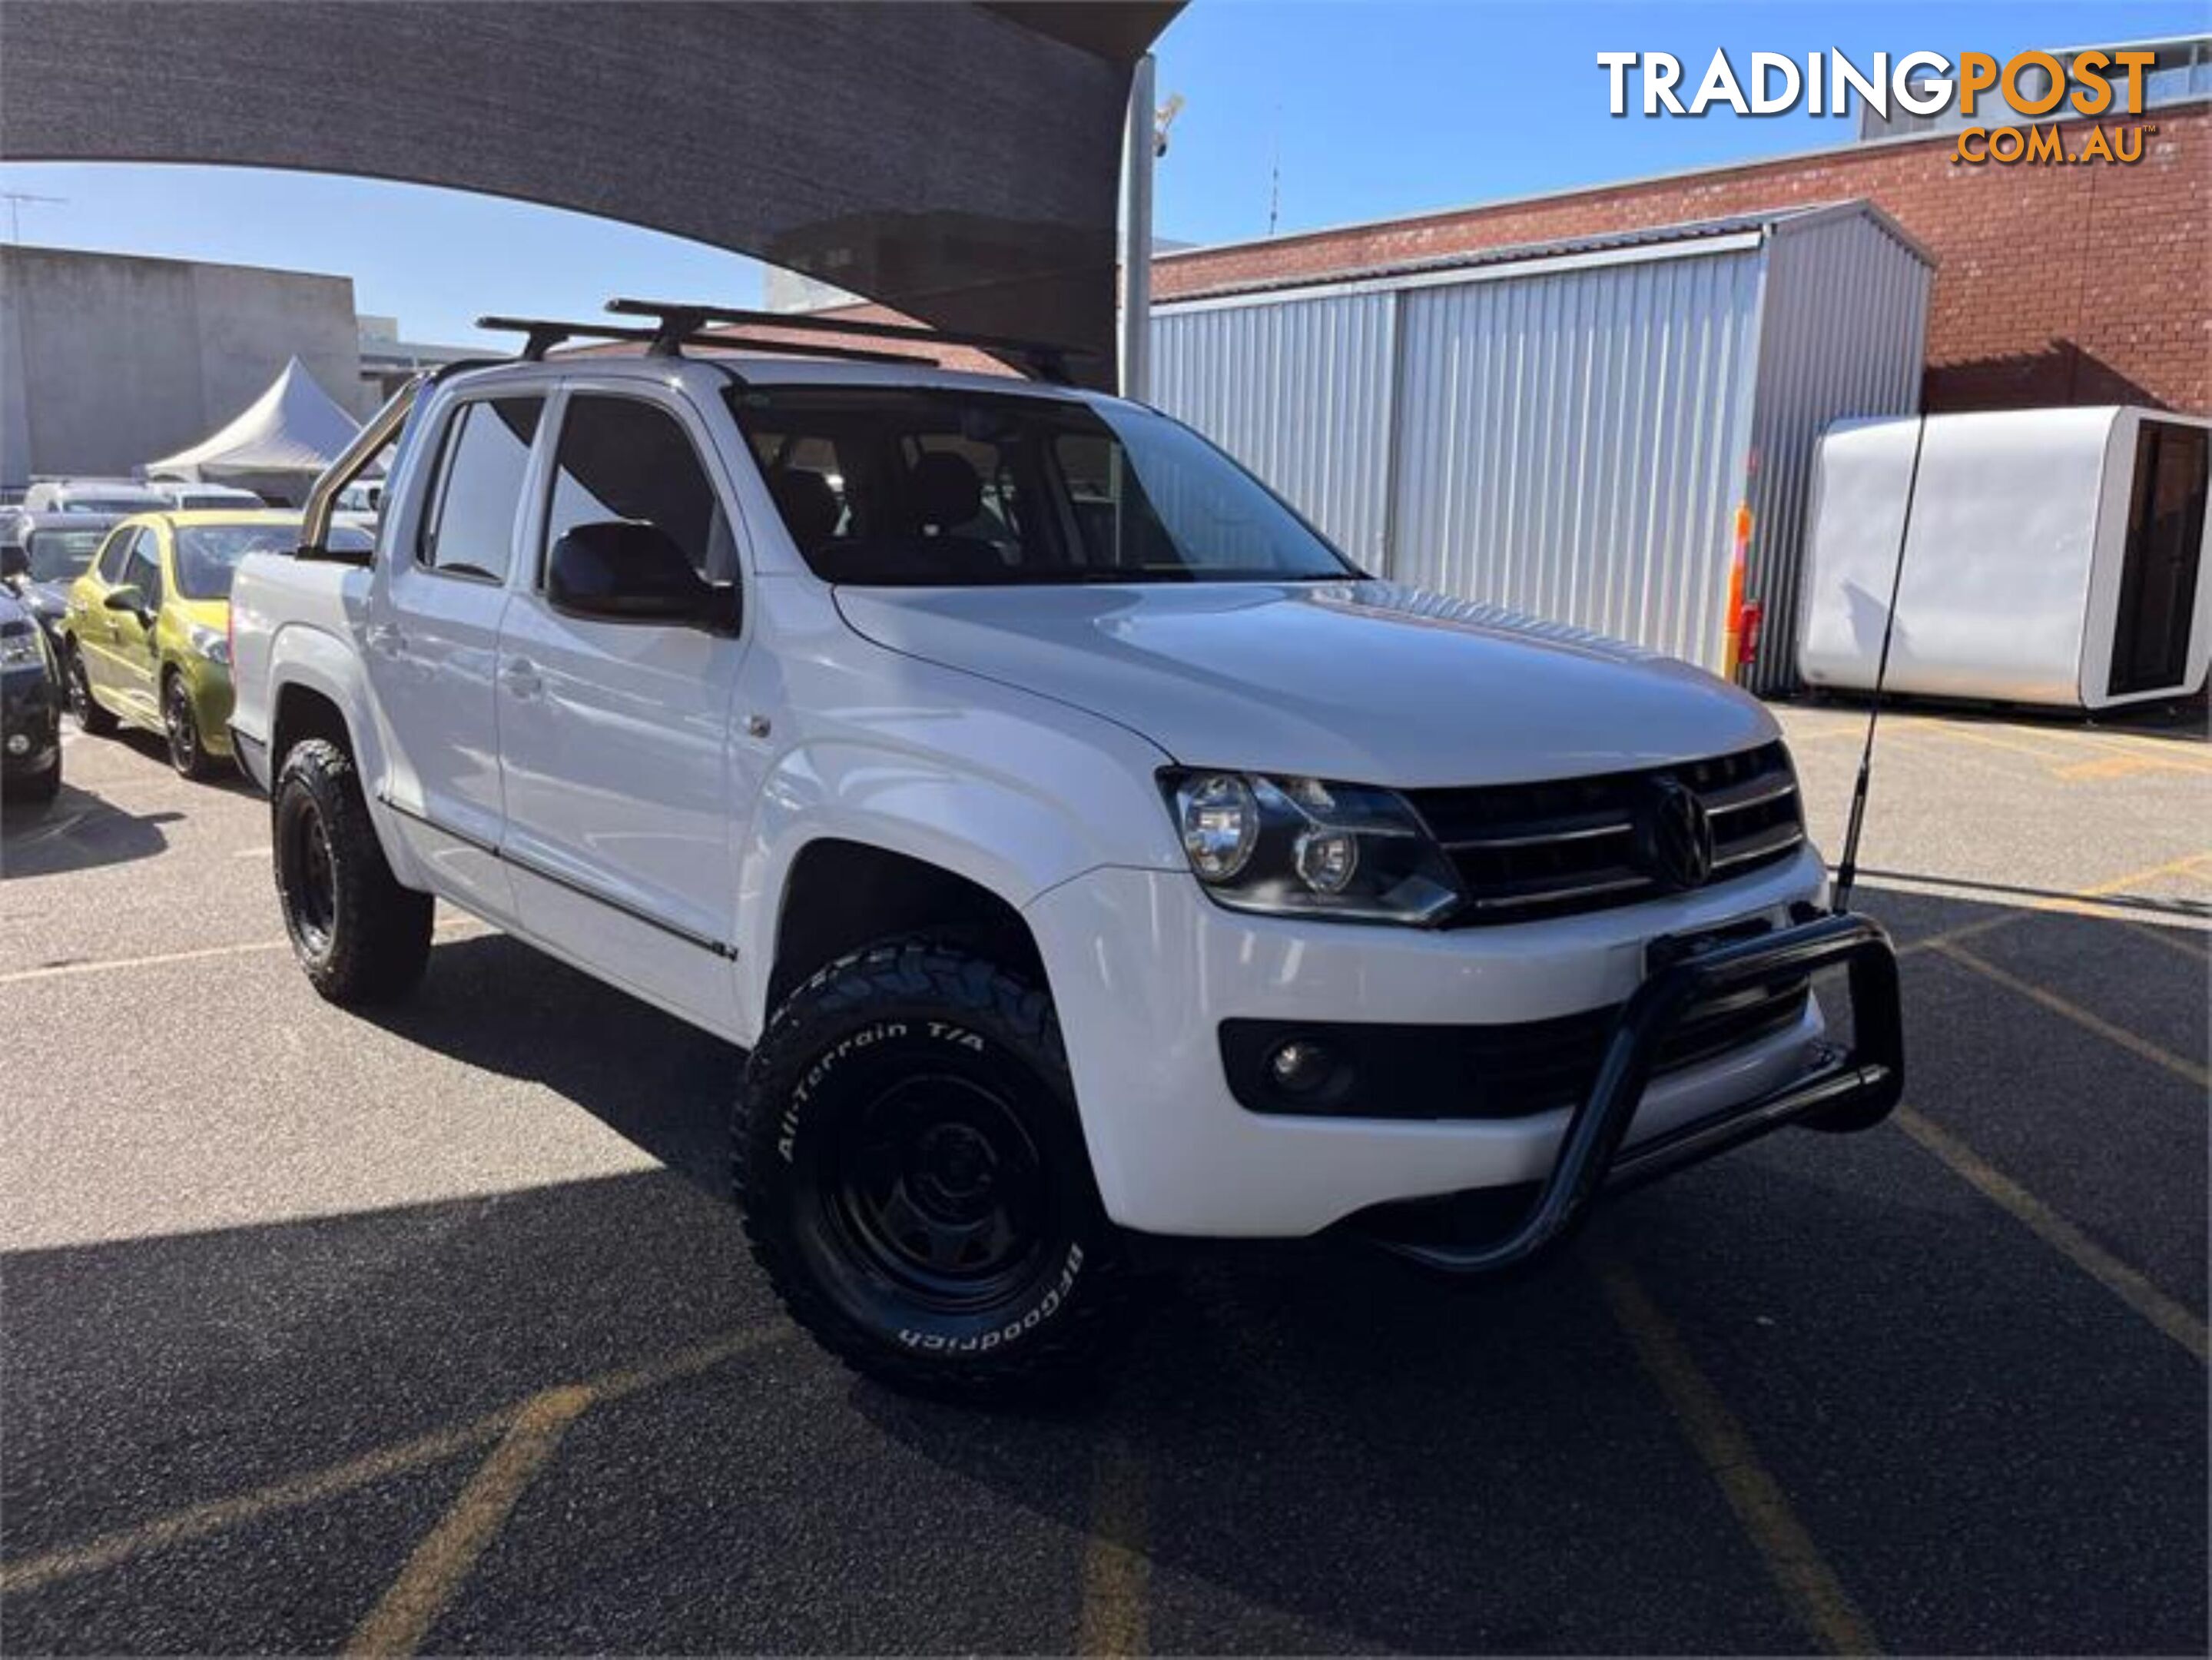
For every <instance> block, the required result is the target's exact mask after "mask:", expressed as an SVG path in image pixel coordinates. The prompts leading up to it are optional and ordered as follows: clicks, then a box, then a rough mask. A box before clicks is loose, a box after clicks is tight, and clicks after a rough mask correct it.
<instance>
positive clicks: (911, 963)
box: [732, 940, 1127, 1401]
mask: <svg viewBox="0 0 2212 1660" xmlns="http://www.w3.org/2000/svg"><path fill="white" fill-rule="evenodd" d="M732 1144H733V1156H734V1174H735V1182H736V1189H737V1197H738V1204H739V1205H740V1206H741V1207H743V1209H744V1223H745V1233H746V1236H747V1237H748V1238H749V1239H750V1242H751V1244H752V1250H753V1256H754V1257H755V1258H756V1260H757V1261H758V1262H759V1263H760V1265H761V1267H762V1268H763V1270H764V1271H765V1272H766V1273H767V1274H768V1277H769V1281H770V1283H771V1284H773V1286H775V1291H776V1293H777V1295H778V1296H779V1297H781V1298H782V1300H783V1303H784V1305H785V1307H786V1308H787V1309H788V1310H790V1312H791V1315H792V1317H793V1318H794V1319H795V1320H797V1321H798V1322H799V1324H801V1325H803V1326H805V1328H806V1329H808V1330H809V1331H810V1332H811V1333H812V1334H813V1335H814V1336H815V1337H816V1339H817V1341H820V1342H821V1343H822V1345H823V1347H826V1348H828V1349H829V1351H830V1352H831V1353H834V1354H836V1355H837V1356H838V1357H839V1358H840V1359H843V1360H844V1361H845V1362H846V1363H847V1364H848V1365H851V1366H852V1367H854V1369H855V1370H856V1371H861V1372H864V1373H866V1374H867V1375H868V1376H870V1377H874V1378H877V1379H878V1380H879V1381H881V1382H883V1383H887V1384H889V1385H890V1386H891V1387H893V1388H895V1389H904V1390H908V1391H909V1392H912V1393H916V1394H924V1395H939V1396H951V1397H955V1398H959V1399H964V1400H970V1401H976V1400H999V1399H1006V1398H1010V1397H1015V1396H1022V1395H1040V1394H1048V1393H1052V1392H1055V1391H1057V1390H1060V1389H1065V1388H1066V1387H1067V1386H1069V1385H1072V1384H1075V1383H1081V1382H1084V1381H1087V1380H1089V1379H1091V1378H1095V1377H1097V1371H1098V1362H1099V1360H1100V1359H1101V1358H1102V1357H1103V1354H1104V1353H1106V1352H1107V1350H1108V1349H1109V1347H1111V1346H1112V1344H1113V1342H1114V1341H1115V1338H1116V1336H1118V1335H1119V1332H1120V1329H1121V1324H1122V1321H1121V1313H1122V1310H1123V1308H1124V1304H1125V1292H1126V1281H1127V1268H1126V1265H1125V1263H1124V1261H1123V1253H1122V1250H1121V1241H1120V1238H1119V1236H1118V1234H1117V1233H1116V1231H1115V1228H1114V1226H1113V1225H1112V1224H1111V1223H1110V1222H1109V1221H1108V1220H1107V1218H1106V1214H1105V1212H1104V1210H1103V1208H1102V1207H1101V1206H1100V1204H1099V1201H1098V1194H1097V1188H1096V1186H1095V1185H1094V1183H1093V1182H1092V1180H1091V1166H1090V1161H1089V1158H1088V1157H1087V1155H1086V1154H1085V1150H1084V1145H1083V1136H1082V1132H1081V1129H1080V1127H1079V1124H1078V1122H1077V1119H1076V1114H1075V1102H1074V1091H1073V1086H1072V1085H1071V1084H1070V1081H1069V1079H1068V1073H1067V1058H1066V1054H1065V1052H1064V1051H1063V1049H1061V1046H1060V1027H1059V1023H1058V1022H1057V1020H1056V1019H1055V1018H1054V1015H1053V1010H1052V1005H1051V1003H1050V1002H1049V1001H1048V1000H1047V998H1046V997H1045V996H1044V994H1042V992H1040V991H1037V990H1035V989H1033V988H1030V987H1029V986H1027V985H1025V984H1024V982H1022V981H1020V980H1018V979H1017V978H1016V977H1015V976H1012V974H1009V973H1008V972H1006V970H1003V969H1001V968H1000V967H999V966H997V965H996V964H994V963H992V962H990V961H988V960H987V959H985V958H980V957H976V956H973V955H970V954H969V953H968V952H963V951H959V950H957V949H955V948H953V947H951V946H942V945H938V944H935V943H932V942H927V941H921V940H902V941H894V942H891V943H888V944H884V945H879V946H870V947H868V948H866V949H865V950H863V951H860V952H855V953H854V954H853V955H851V956H848V957H846V958H842V959H841V960H839V961H838V962H836V963H834V964H831V965H830V966H829V968H827V969H824V970H823V971H822V972H821V973H819V974H817V975H816V976H814V978H813V979H811V981H809V982H807V983H806V984H805V986H803V987H801V988H799V991H797V992H796V993H794V994H793V996H792V997H791V999H790V1000H788V1001H787V1003H785V1005H784V1006H783V1007H782V1008H781V1009H780V1010H778V1011H777V1012H776V1014H775V1018H773V1019H772V1020H771V1021H770V1022H769V1029H768V1031H767V1033H766V1035H765V1036H764V1037H763V1039H762V1041H761V1043H760V1047H759V1048H758V1049H756V1050H755V1051H754V1052H753V1055H752V1059H751V1061H750V1065H749V1066H748V1067H747V1069H746V1073H745V1087H744V1095H743V1098H741V1100H740V1101H739V1103H738V1105H737V1107H736V1108H735V1109H734V1110H733V1113H732Z"/></svg>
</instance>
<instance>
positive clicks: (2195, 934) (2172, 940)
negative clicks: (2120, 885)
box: [2115, 917, 2212, 963]
mask: <svg viewBox="0 0 2212 1660" xmlns="http://www.w3.org/2000/svg"><path fill="white" fill-rule="evenodd" d="M2115 920H2116V921H2118V922H2119V925H2120V926H2121V927H2124V928H2125V929H2126V930H2127V931H2128V932H2129V933H2133V934H2140V935H2141V936H2142V938H2143V939H2148V940H2149V941H2151V942H2152V943H2153V944H2154V945H2160V946H2165V947H2166V949H2167V950H2168V951H2173V952H2180V953H2181V955H2183V956H2184V957H2186V958H2188V959H2189V960H2190V961H2191V962H2192V963H2212V950H2208V949H2207V946H2205V945H2204V944H2201V943H2200V944H2197V945H2192V944H2191V943H2190V942H2191V940H2197V941H2206V940H2212V934H2208V933H2206V932H2205V931H2204V930H2203V929H2202V928H2156V927H2152V926H2151V925H2150V924H2149V923H2148V922H2130V921H2128V920H2127V919H2125V918H2124V917H2121V918H2116V919H2115Z"/></svg>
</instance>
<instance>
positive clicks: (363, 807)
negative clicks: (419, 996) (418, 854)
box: [270, 738, 435, 1004]
mask: <svg viewBox="0 0 2212 1660" xmlns="http://www.w3.org/2000/svg"><path fill="white" fill-rule="evenodd" d="M270 820H271V824H272V826H273V830H274V838H273V839H274V841H275V843H276V899H277V903H278V904H279V905H280V906H281V907H282V908H283V913H284V928H285V932H286V933H289V934H290V936H291V939H292V952H293V955H294V956H295V957H297V958H299V959H300V966H301V968H303V969H305V970H307V978H308V980H309V981H310V982H312V983H313V986H314V988H315V989H316V990H317V991H318V992H319V993H321V994H323V995H324V996H325V997H326V998H328V999H329V1000H331V1002H333V1003H343V1004H360V1003H381V1002H388V1001H390V1000H393V999H395V998H398V997H401V996H404V995H405V994H407V993H408V992H410V991H411V990H413V989H414V987H415V982H416V981H418V980H420V979H421V978H422V970H423V967H424V965H425V964H427V963H428V961H429V958H430V922H431V915H432V912H433V910H434V909H435V907H434V905H433V903H432V901H431V898H430V896H429V895H428V894H427V893H417V892H416V891H414V890H413V889H411V888H404V887H402V886H400V885H399V882H398V879H396V878H395V877H394V876H393V875H392V866H389V865H388V864H386V862H385V860H384V849H383V848H382V847H380V846H379V845H378V842H377V840H376V829H375V826H374V825H373V824H370V823H369V818H368V803H367V802H366V801H365V800H363V799H362V793H361V777H360V775H359V774H358V773H357V772H356V770H355V769H354V763H353V757H351V756H349V755H348V754H347V753H346V752H345V751H343V750H342V749H340V748H339V747H338V746H337V745H335V744H332V743H330V742H328V741H327V740H325V739H319V738H313V739H307V741H305V742H304V743H300V744H295V745H293V747H292V749H291V751H290V752H289V753H288V754H287V755H286V756H285V757H284V764H283V769H281V770H280V771H279V772H278V774H277V775H276V794H275V795H274V797H273V799H272V801H271V805H270Z"/></svg>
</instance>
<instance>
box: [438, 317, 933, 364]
mask: <svg viewBox="0 0 2212 1660" xmlns="http://www.w3.org/2000/svg"><path fill="white" fill-rule="evenodd" d="M679 320H680V319H679ZM477 327H478V328H480V329H489V330H491V331H494V332H495V333H500V334H520V335H522V336H524V337H525V338H524V340H523V343H522V351H521V354H520V356H521V357H522V360H523V361H524V362H529V363H535V362H539V361H540V360H541V359H543V358H544V356H545V354H546V353H547V352H548V351H550V350H552V349H553V348H554V347H555V346H557V345H559V344H562V342H563V341H568V340H605V341H628V342H632V343H635V344H641V345H642V346H644V347H645V348H646V350H647V352H648V353H651V354H653V355H654V356H661V357H674V356H679V355H680V350H681V348H683V347H684V346H687V345H688V346H714V347H718V348H720V349H722V350H744V349H746V348H748V347H750V348H752V349H754V350H760V351H781V352H790V353H793V354H794V355H796V356H804V357H841V358H849V359H854V360H857V361H859V362H864V363H911V362H914V361H915V360H914V359H913V358H912V357H910V356H906V355H904V354H902V353H899V352H890V351H868V350H865V349H863V348H861V347H859V346H833V345H830V344H827V343H824V342H819V341H813V340H768V339H763V338H761V337H758V336H755V335H745V334H732V333H717V334H709V333H707V332H705V331H704V330H703V329H702V328H692V329H688V330H683V331H677V330H675V329H672V328H671V327H669V326H668V325H665V324H664V325H663V326H661V327H659V328H650V329H642V328H624V327H622V326H620V325H616V324H611V323H564V322H559V321H556V320H554V319H550V318H543V317H479V318H477ZM928 361H930V362H932V363H934V361H935V360H934V359H931V360H928Z"/></svg>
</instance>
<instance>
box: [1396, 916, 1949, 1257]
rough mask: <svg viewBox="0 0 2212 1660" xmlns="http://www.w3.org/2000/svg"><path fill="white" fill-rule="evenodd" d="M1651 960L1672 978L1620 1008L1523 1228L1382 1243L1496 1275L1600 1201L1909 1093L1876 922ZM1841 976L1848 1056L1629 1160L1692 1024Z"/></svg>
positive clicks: (1671, 945)
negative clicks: (1645, 1109)
mask: <svg viewBox="0 0 2212 1660" xmlns="http://www.w3.org/2000/svg"><path fill="white" fill-rule="evenodd" d="M1651 957H1652V960H1653V961H1654V962H1656V963H1661V964H1664V965H1663V966H1662V967H1660V968H1659V969H1658V970H1657V971H1656V973H1654V974H1653V975H1651V976H1650V978H1648V979H1646V980H1645V981H1644V983H1643V984H1642V985H1641V986H1640V987H1638V988H1637V990H1636V992H1635V994H1633V995H1632V996H1631V997H1630V998H1629V1000H1628V1001H1627V1002H1626V1004H1625V1005H1623V1006H1622V1008H1621V1012H1620V1018H1619V1019H1618V1020H1617V1021H1615V1022H1614V1024H1613V1031H1612V1032H1611V1034H1610V1035H1609V1036H1608V1037H1607V1039H1606V1049H1605V1058H1604V1060H1603V1061H1602V1062H1601V1064H1600V1066H1599V1067H1598V1073H1597V1079H1596V1081H1595V1083H1594V1084H1593V1085H1591V1086H1590V1092H1589V1095H1588V1096H1587V1097H1586V1098H1583V1101H1582V1103H1581V1104H1579V1105H1577V1107H1576V1108H1575V1110H1574V1112H1573V1114H1572V1116H1571V1117H1569V1119H1568V1120H1567V1128H1566V1133H1565V1134H1564V1135H1563V1136H1561V1137H1560V1140H1559V1157H1558V1158H1557V1160H1556V1161H1555V1162H1554V1163H1553V1166H1552V1173H1551V1174H1550V1175H1549V1176H1548V1177H1546V1178H1545V1180H1544V1182H1543V1184H1542V1186H1541V1189H1540V1190H1539V1192H1538V1193H1537V1195H1536V1198H1535V1201H1534V1203H1533V1204H1532V1205H1531V1206H1530V1207H1529V1208H1528V1213H1527V1214H1526V1215H1525V1216H1523V1217H1522V1219H1521V1221H1520V1222H1519V1223H1518V1224H1517V1225H1516V1226H1515V1227H1514V1228H1513V1229H1512V1230H1511V1231H1510V1232H1507V1233H1506V1234H1504V1236H1502V1237H1498V1238H1497V1239H1494V1240H1491V1241H1488V1242H1486V1243H1479V1244H1468V1245H1462V1244H1458V1243H1449V1244H1446V1243H1429V1242H1426V1241H1422V1242H1415V1241H1411V1240H1398V1239H1389V1238H1386V1239H1384V1240H1383V1241H1382V1242H1381V1243H1383V1244H1385V1245H1387V1246H1388V1247H1389V1249H1390V1250H1395V1251H1397V1252H1399V1253H1400V1254H1401V1255H1403V1256H1409V1257H1412V1258H1413V1260H1414V1261H1416V1262H1420V1263H1422V1264H1424V1265H1425V1266H1426V1267H1429V1268H1437V1269H1440V1270H1443V1272H1445V1273H1449V1274H1468V1275H1477V1274H1496V1273H1498V1272H1501V1271H1502V1270H1504V1269H1507V1268H1517V1267H1520V1266H1521V1265H1522V1264H1524V1263H1526V1262H1530V1261H1531V1260H1533V1259H1534V1258H1535V1257H1537V1256H1541V1255H1543V1254H1545V1253H1547V1252H1548V1251H1550V1250H1553V1249H1555V1248H1556V1247H1558V1246H1559V1245H1560V1244H1561V1243H1564V1242H1565V1240H1566V1238H1567V1237H1568V1236H1569V1235H1571V1233H1572V1232H1573V1231H1574V1230H1575V1229H1576V1227H1577V1226H1578V1225H1580V1224H1581V1223H1582V1221H1583V1219H1585V1218H1586V1217H1587V1216H1588V1215H1589V1210H1590V1207H1591V1206H1592V1205H1593V1204H1595V1202H1596V1201H1597V1199H1598V1198H1599V1196H1600V1195H1601V1194H1608V1193H1618V1192H1620V1191H1623V1190H1625V1189H1629V1188H1635V1187H1641V1186H1642V1185H1643V1184H1644V1183H1646V1182H1654V1181H1656V1180H1658V1178H1659V1177H1662V1176H1670V1175H1672V1174H1673V1173H1674V1171H1679V1170H1681V1169H1683V1168H1685V1167H1686V1166H1688V1165H1691V1164H1698V1163H1699V1162H1701V1161H1702V1160H1705V1159H1707V1158H1712V1157H1713V1156H1714V1155H1716V1154H1717V1153H1723V1152H1728V1151H1729V1149H1730V1148H1732V1147H1739V1146H1742V1145H1743V1144H1744V1143H1745V1142H1747V1141H1750V1140H1755V1139H1757V1138H1758V1137H1759V1136H1762V1135H1765V1134H1767V1133H1768V1132H1769V1131H1770V1130H1777V1129H1780V1128H1783V1127H1784V1125H1788V1124H1794V1123H1801V1122H1810V1123H1812V1124H1814V1126H1815V1127H1816V1128H1821V1129H1828V1130H1857V1129H1866V1128H1871V1127H1872V1126H1874V1125H1875V1124H1878V1123H1880V1122H1881V1121H1882V1120H1883V1119H1885V1118H1887V1116H1889V1114H1890V1111H1891V1110H1892V1109H1893V1108H1894V1107H1895V1106H1896V1105H1897V1103H1898V1098H1899V1096H1900V1095H1901V1094H1902V1093H1903V1092H1904V1089H1905V1022H1904V1015H1903V1011H1902V1007H1901V1005H1900V1002H1899V995H1898V981H1897V953H1896V951H1895V950H1894V949H1893V947H1892V946H1891V945H1890V940H1889V935H1888V933H1887V931H1886V930H1884V929H1883V927H1881V924H1880V923H1878V922H1876V921H1874V920H1873V919H1872V918H1870V917H1865V916H1860V915H1855V914H1852V913H1848V912H1847V913H1843V914H1838V915H1823V916H1820V917H1818V918H1816V919H1815V920H1813V921H1804V922H1799V923H1797V924H1796V925H1794V926H1792V927H1786V928H1782V929H1779V930H1777V931H1776V932H1774V933H1763V934H1758V935H1754V936H1753V937H1751V938H1749V939H1711V940H1699V939H1662V940H1658V941H1655V942H1654V945H1653V946H1652V948H1651ZM1834 968H1841V969H1844V970H1847V971H1848V973H1849V976H1850V996H1851V1044H1850V1049H1841V1048H1839V1047H1838V1046H1837V1045H1836V1044H1833V1043H1822V1044H1821V1045H1820V1060H1819V1061H1818V1062H1817V1063H1816V1064H1815V1065H1814V1067H1812V1068H1811V1069H1810V1070H1809V1071H1808V1072H1806V1073H1803V1074H1802V1076H1800V1077H1798V1078H1796V1079H1793V1080H1792V1081H1790V1083H1788V1084H1786V1085H1784V1086H1783V1087H1782V1088H1780V1089H1778V1090H1775V1091H1771V1093H1769V1094H1766V1095H1763V1096H1760V1097H1759V1098H1756V1099H1753V1100H1751V1101H1747V1102H1745V1103H1743V1104H1741V1105H1738V1106H1734V1107H1730V1108H1728V1109H1727V1110H1724V1111H1721V1112H1717V1113H1712V1114H1710V1115H1708V1116H1705V1117H1703V1118H1698V1119H1693V1120H1692V1121H1691V1122H1689V1123H1686V1124H1682V1125H1680V1126H1677V1127H1676V1128H1674V1129H1671V1130H1668V1132H1667V1133H1666V1134H1663V1135H1656V1136H1653V1137H1652V1138H1651V1139H1650V1140H1647V1141H1643V1142H1639V1143H1638V1145H1636V1146H1633V1147H1630V1148H1628V1149H1627V1150H1626V1151H1625V1152H1624V1151H1623V1150H1622V1148H1621V1145H1620V1144H1621V1138H1622V1137H1623V1136H1625V1135H1626V1134H1627V1133H1628V1126H1629V1123H1630V1121H1631V1120H1632V1119H1633V1118H1634V1117H1635V1116H1636V1109H1637V1107H1638V1105H1639V1104H1641V1103H1642V1101H1643V1099H1644V1086H1645V1085H1647V1084H1649V1083H1650V1079H1651V1068H1652V1063H1653V1061H1654V1060H1655V1059H1656V1056H1657V1055H1658V1052H1659V1047H1660V1045H1661V1043H1663V1042H1664V1041H1665V1038H1666V1037H1667V1034H1668V1032H1669V1031H1672V1030H1673V1029H1674V1026H1675V1025H1676V1024H1677V1023H1678V1022H1679V1021H1680V1019H1681V1018H1682V1017H1683V1016H1684V1014H1686V1012H1688V1011H1690V1010H1691V1009H1692V1008H1694V1007H1695V1006H1697V1005H1699V1003H1702V1002H1705V1001H1706V1000H1710V999H1712V998H1715V997H1720V996H1724V995H1726V994H1728V993H1730V992H1735V991H1741V990H1744V989H1746V988H1749V987H1753V986H1757V985H1760V984H1771V983H1773V982H1789V981H1793V980H1803V979H1806V978H1808V977H1809V976H1812V975H1814V974H1816V973H1818V972H1819V971H1820V970H1823V969H1834Z"/></svg>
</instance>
